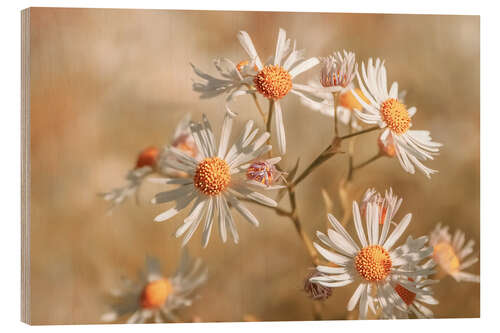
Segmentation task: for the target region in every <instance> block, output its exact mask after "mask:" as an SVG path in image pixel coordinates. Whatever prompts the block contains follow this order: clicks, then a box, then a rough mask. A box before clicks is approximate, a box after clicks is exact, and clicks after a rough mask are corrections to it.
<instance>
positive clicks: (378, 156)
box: [353, 153, 382, 170]
mask: <svg viewBox="0 0 500 333" xmlns="http://www.w3.org/2000/svg"><path fill="white" fill-rule="evenodd" d="M380 157H382V155H381V154H379V153H378V154H377V155H375V156H372V157H370V158H369V159H367V160H366V161H364V162H361V163H360V164H358V165H356V166H354V167H353V170H357V169H361V168H362V167H364V166H366V165H368V164H370V163H372V162H373V161H376V160H378V159H379V158H380Z"/></svg>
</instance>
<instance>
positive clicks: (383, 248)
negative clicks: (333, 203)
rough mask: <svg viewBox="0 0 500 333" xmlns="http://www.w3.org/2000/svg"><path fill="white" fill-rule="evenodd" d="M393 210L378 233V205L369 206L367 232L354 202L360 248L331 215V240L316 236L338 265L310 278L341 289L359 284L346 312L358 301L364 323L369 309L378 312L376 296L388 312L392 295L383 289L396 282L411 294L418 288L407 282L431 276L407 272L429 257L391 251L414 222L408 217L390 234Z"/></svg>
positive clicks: (321, 268) (323, 252)
mask: <svg viewBox="0 0 500 333" xmlns="http://www.w3.org/2000/svg"><path fill="white" fill-rule="evenodd" d="M392 209H393V208H392V207H389V208H388V211H387V213H386V217H385V221H384V223H383V226H382V230H381V231H380V230H379V226H380V222H379V221H380V215H381V211H380V210H379V207H378V204H376V203H368V204H367V207H366V218H365V220H366V229H367V230H366V231H367V236H368V237H366V236H365V230H364V227H363V224H362V218H361V214H360V210H359V207H358V204H357V202H355V201H354V202H353V216H354V224H355V228H356V233H357V236H358V239H359V242H360V244H361V246H359V245H358V243H357V242H355V241H354V240H353V238H352V237H351V236H350V235H349V233H348V232H347V231H346V230H345V229H344V227H343V226H342V225H341V224H340V222H338V221H337V219H335V217H334V216H333V215H331V214H328V219H329V221H330V223H331V225H332V227H333V230H332V229H329V230H328V236H327V235H325V234H323V233H321V232H317V236H318V238H319V239H320V240H321V242H322V243H323V245H324V246H326V247H327V248H330V249H332V250H333V251H331V250H327V249H326V248H324V247H322V246H321V245H319V244H317V243H314V246H315V248H316V249H317V250H318V252H319V253H320V254H321V255H322V256H323V257H324V258H325V259H326V260H328V261H329V262H331V263H332V264H334V265H336V267H331V266H321V265H320V266H317V267H316V268H317V270H318V271H320V272H321V273H323V274H324V275H323V276H320V277H313V278H311V281H312V282H318V283H320V284H322V285H324V286H326V287H332V288H335V287H342V286H345V285H348V284H351V283H358V284H359V285H358V287H357V288H356V291H355V292H354V294H353V295H352V297H351V299H350V300H349V302H348V304H347V310H349V311H352V310H353V309H354V308H355V307H356V305H357V304H358V301H359V318H360V319H365V318H366V316H367V313H368V308H370V309H371V310H372V311H373V312H375V307H374V297H373V296H372V291H373V292H375V289H373V288H376V295H377V296H376V299H377V303H378V304H379V305H380V306H381V307H382V308H385V306H386V305H387V303H388V302H389V301H390V298H389V297H390V295H386V294H385V293H384V288H383V287H384V286H385V285H387V284H389V283H392V282H393V281H395V280H396V279H398V280H399V283H400V284H401V285H402V286H404V287H405V288H407V289H408V290H411V291H414V290H415V288H414V287H413V286H411V284H410V283H408V278H409V277H411V278H413V279H415V278H416V277H418V276H420V275H428V274H429V272H428V270H422V271H408V270H406V269H404V266H405V265H407V264H408V263H409V262H411V261H420V260H422V259H423V258H424V257H425V255H427V256H428V255H429V253H422V252H411V251H410V249H409V248H408V247H399V248H397V249H396V250H392V248H393V246H394V244H395V243H396V241H397V240H398V239H399V237H401V235H402V234H403V232H404V231H405V229H406V228H407V227H408V225H409V224H410V221H411V217H412V215H411V214H407V215H406V216H405V217H404V218H403V219H402V220H401V222H400V223H399V224H397V226H396V227H395V228H394V230H393V231H392V232H391V233H389V228H390V225H391V223H389V219H388V217H389V216H392Z"/></svg>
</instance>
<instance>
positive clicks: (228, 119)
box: [217, 108, 234, 158]
mask: <svg viewBox="0 0 500 333" xmlns="http://www.w3.org/2000/svg"><path fill="white" fill-rule="evenodd" d="M227 109H228V111H227V112H226V114H225V116H224V123H223V124H222V132H221V137H220V142H219V151H218V152H217V156H218V157H219V158H224V156H225V155H226V152H227V147H228V143H229V136H230V135H231V128H232V126H233V118H234V117H233V116H232V115H231V112H230V110H229V108H227Z"/></svg>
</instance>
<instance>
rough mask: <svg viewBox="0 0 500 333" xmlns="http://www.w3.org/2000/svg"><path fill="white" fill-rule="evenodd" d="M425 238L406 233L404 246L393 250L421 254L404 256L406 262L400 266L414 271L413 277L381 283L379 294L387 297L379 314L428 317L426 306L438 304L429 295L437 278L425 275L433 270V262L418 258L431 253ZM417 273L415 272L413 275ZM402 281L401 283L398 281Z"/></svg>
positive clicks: (393, 317) (430, 314) (395, 317)
mask: <svg viewBox="0 0 500 333" xmlns="http://www.w3.org/2000/svg"><path fill="white" fill-rule="evenodd" d="M427 241H428V237H426V236H422V237H419V238H417V239H413V237H411V236H408V238H407V240H406V242H405V244H404V245H402V246H401V247H400V249H398V250H396V251H397V252H405V251H406V252H407V253H422V254H424V255H420V256H416V257H411V256H408V255H407V256H406V259H408V263H407V264H406V265H405V266H404V267H403V269H404V270H406V271H413V272H415V276H406V277H404V276H403V277H399V278H397V279H394V281H391V282H390V283H389V284H388V285H385V286H384V287H383V288H384V289H383V290H382V293H383V294H384V295H386V296H387V298H386V299H387V300H388V302H386V304H385V305H386V306H385V307H383V311H382V317H383V318H386V319H398V318H408V317H409V315H410V314H413V315H414V316H416V317H417V318H432V317H433V313H432V311H431V310H430V309H429V308H428V307H426V306H425V305H424V304H427V305H435V304H438V301H437V300H436V299H435V298H434V297H433V296H432V294H433V292H432V288H431V286H432V285H433V284H435V283H437V282H438V281H436V280H430V279H428V275H429V274H432V273H433V272H434V270H433V269H434V267H435V265H436V264H435V263H434V261H433V260H432V259H428V258H427V259H426V262H425V263H423V264H422V263H420V262H419V260H418V258H422V257H424V256H429V255H430V254H432V247H429V246H427V245H426V243H427ZM417 272H418V274H417ZM401 279H402V281H404V282H405V283H404V284H401V283H400V281H401Z"/></svg>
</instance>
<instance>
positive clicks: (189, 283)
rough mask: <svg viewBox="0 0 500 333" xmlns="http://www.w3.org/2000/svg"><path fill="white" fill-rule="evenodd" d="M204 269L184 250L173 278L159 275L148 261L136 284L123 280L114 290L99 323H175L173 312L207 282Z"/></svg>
mask: <svg viewBox="0 0 500 333" xmlns="http://www.w3.org/2000/svg"><path fill="white" fill-rule="evenodd" d="M207 275H208V274H207V269H206V268H205V267H203V265H202V262H201V259H196V260H192V259H191V258H190V257H189V255H188V253H187V250H185V251H184V252H183V254H182V258H181V261H180V263H179V266H178V268H177V271H176V272H175V274H173V275H172V276H169V277H167V276H165V275H163V274H162V272H161V268H160V264H159V262H158V260H157V259H155V258H151V257H148V258H147V260H146V271H145V272H142V273H141V274H140V276H139V281H136V282H132V281H130V280H128V279H127V280H125V281H123V282H124V286H123V287H122V288H120V289H117V290H114V291H113V292H112V295H111V296H113V298H114V300H115V302H114V304H113V305H112V310H111V311H110V312H107V313H105V314H103V315H102V317H101V320H102V321H105V322H115V321H117V320H120V319H122V318H125V317H127V320H126V322H127V323H128V324H136V323H144V322H146V321H150V320H151V319H152V320H153V321H154V322H156V323H161V322H176V321H178V318H177V316H176V314H175V312H176V310H179V309H180V308H182V307H186V306H190V305H191V303H192V300H193V298H194V297H196V296H194V292H195V291H196V289H197V288H199V287H200V286H201V285H202V284H203V283H205V281H206V280H207Z"/></svg>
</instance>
